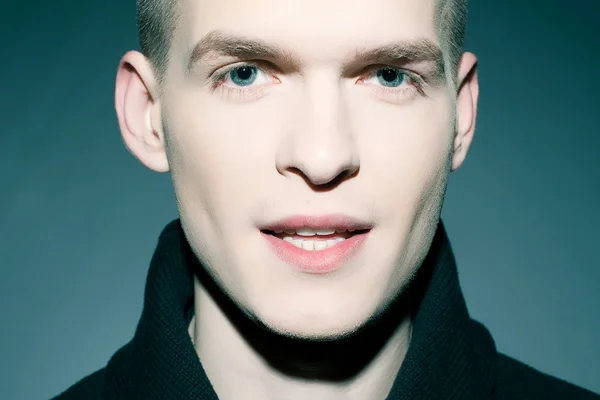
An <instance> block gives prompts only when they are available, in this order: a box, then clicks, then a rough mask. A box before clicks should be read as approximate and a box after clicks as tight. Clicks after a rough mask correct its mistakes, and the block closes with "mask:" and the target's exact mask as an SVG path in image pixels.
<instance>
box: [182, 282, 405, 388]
mask: <svg viewBox="0 0 600 400" xmlns="http://www.w3.org/2000/svg"><path fill="white" fill-rule="evenodd" d="M194 290H195V299H194V306H195V317H194V318H193V319H192V322H191V324H190V327H189V332H190V336H191V338H192V342H193V343H194V347H195V349H196V352H197V353H198V355H199V357H200V360H201V362H202V366H203V367H204V369H205V372H206V374H207V376H208V378H209V380H210V381H211V384H212V385H213V387H214V390H215V392H216V393H217V395H218V396H219V398H220V399H224V400H229V399H240V398H245V399H261V400H275V399H289V400H292V399H307V398H310V399H315V400H318V399H347V400H354V399H361V400H364V399H374V400H376V399H381V400H383V399H385V398H386V397H387V394H388V393H389V391H390V389H391V387H392V385H393V383H394V379H395V378H396V375H397V374H398V371H399V369H400V366H401V364H402V361H403V360H404V357H405V355H406V352H407V350H408V345H409V343H410V338H411V332H412V324H411V309H412V307H411V303H412V301H410V297H409V296H407V295H405V296H400V297H399V298H398V300H397V301H396V302H395V303H394V304H393V305H392V306H391V307H390V309H388V311H387V312H385V313H382V315H381V316H379V317H377V318H375V319H373V320H372V321H370V322H369V323H368V324H367V325H366V326H365V327H363V328H362V329H361V330H359V331H358V332H356V333H355V334H353V335H351V336H349V337H345V338H343V339H340V340H330V341H306V340H299V339H295V338H289V337H284V336H281V335H278V334H276V333H273V332H271V331H268V330H267V329H264V328H263V327H261V326H260V325H259V324H257V323H256V322H254V321H252V320H251V319H249V318H248V317H247V316H246V315H245V314H244V313H243V312H242V311H241V310H240V309H239V308H238V307H237V306H235V304H234V303H233V302H232V301H231V300H230V299H229V298H228V297H227V296H226V295H225V294H223V292H222V291H220V290H219V288H217V286H216V285H215V283H214V282H213V281H212V280H211V279H210V278H208V276H207V275H206V274H205V273H202V272H200V273H199V274H196V278H195V289H194ZM231 382H236V384H235V385H232V384H231Z"/></svg>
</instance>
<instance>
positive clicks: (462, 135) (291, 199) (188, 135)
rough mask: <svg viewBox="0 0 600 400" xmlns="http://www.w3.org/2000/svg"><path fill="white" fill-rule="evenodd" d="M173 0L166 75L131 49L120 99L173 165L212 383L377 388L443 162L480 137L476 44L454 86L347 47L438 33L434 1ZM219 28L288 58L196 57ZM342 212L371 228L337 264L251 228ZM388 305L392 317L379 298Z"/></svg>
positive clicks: (150, 155) (381, 388)
mask: <svg viewBox="0 0 600 400" xmlns="http://www.w3.org/2000/svg"><path fill="white" fill-rule="evenodd" d="M181 7H182V10H183V13H182V15H183V17H182V19H181V20H180V21H179V22H178V25H177V29H176V31H175V34H174V37H173V41H172V45H171V49H170V63H169V66H168V70H167V72H166V75H165V77H164V80H163V81H162V83H161V84H159V81H158V79H157V76H156V75H155V73H154V72H153V70H152V68H151V64H150V62H149V60H147V59H146V58H145V57H144V56H143V55H142V54H140V53H138V52H135V51H131V52H128V53H127V54H125V55H124V57H123V58H122V60H121V63H120V65H119V69H118V74H117V82H116V110H117V115H118V118H119V124H120V128H121V132H122V136H123V139H124V142H125V144H126V146H127V147H128V148H129V150H130V151H131V153H132V154H134V155H135V156H136V157H137V158H138V159H139V160H140V161H141V162H142V163H143V164H144V165H146V166H147V167H148V168H150V169H152V170H154V171H158V172H167V171H170V173H171V176H172V180H173V185H174V190H175V194H176V198H177V202H178V208H179V213H180V218H181V222H182V226H183V228H184V232H185V235H186V237H187V239H188V241H189V242H190V245H191V247H192V250H193V251H194V253H195V254H196V256H197V257H198V259H199V260H201V262H202V264H203V265H204V267H205V270H203V271H201V272H200V273H199V274H198V275H199V277H198V278H197V279H196V292H195V311H196V317H195V318H194V320H193V321H192V324H191V325H190V336H191V339H192V341H193V342H194V345H195V347H196V349H197V351H198V355H199V357H200V359H201V361H202V364H203V367H204V369H205V370H206V373H207V375H208V377H209V379H210V380H211V382H212V384H213V386H214V388H215V391H216V392H217V394H218V396H219V398H222V399H239V398H248V399H306V398H310V399H338V398H339V399H365V398H369V399H384V398H385V397H386V395H387V393H388V392H389V390H390V388H391V385H392V383H393V380H394V378H395V376H396V374H397V372H398V370H399V368H400V366H401V363H402V360H403V358H404V355H405V353H406V350H407V348H408V346H409V343H410V337H411V332H412V330H411V314H410V307H409V305H410V300H403V301H399V299H403V298H402V297H399V296H400V295H401V294H403V293H405V291H406V288H407V286H408V283H410V281H411V278H412V277H413V276H414V275H415V273H416V271H417V270H418V268H419V266H420V265H421V263H422V261H423V259H424V257H425V255H426V254H427V252H428V250H429V247H430V245H431V241H432V239H433V235H434V233H435V230H436V226H437V224H438V221H439V217H440V210H441V206H442V202H443V198H444V193H445V190H446V184H447V180H448V175H449V173H450V172H451V171H454V170H456V169H458V168H459V167H460V166H461V165H462V163H463V161H464V159H465V156H466V154H467V151H468V149H469V146H470V144H471V141H472V138H473V133H474V128H475V115H476V110H477V99H478V94H479V87H478V81H477V71H476V65H477V60H476V57H475V56H474V55H473V54H471V53H464V54H463V56H462V59H461V62H460V66H459V70H458V76H457V77H455V78H456V84H455V83H453V82H452V79H446V80H441V81H436V80H435V79H433V78H430V77H429V78H428V76H429V75H431V70H433V69H434V68H433V66H432V64H431V63H428V62H408V61H406V60H390V63H389V64H386V65H375V66H373V65H361V64H360V63H357V62H356V60H354V61H352V60H353V58H354V57H355V56H356V53H357V48H359V49H371V48H375V47H380V46H385V45H388V44H390V43H397V42H398V41H403V42H412V41H415V40H420V39H426V40H429V41H430V42H431V43H433V44H435V45H438V46H439V45H440V38H439V37H437V34H436V29H435V26H434V15H433V10H434V0H350V1H347V2H344V6H343V7H340V6H339V2H337V1H332V0H319V1H318V2H317V1H314V0H303V1H302V2H293V3H291V2H281V1H276V0H256V1H252V2H248V1H242V0H221V1H218V2H217V1H194V2H192V1H182V2H181ZM315 10H319V12H318V13H315ZM215 31H218V32H220V34H221V35H222V36H223V35H224V36H226V37H244V38H251V39H253V40H257V41H261V42H266V43H268V44H270V45H274V46H278V47H279V48H282V49H283V50H284V51H285V53H286V54H288V55H289V56H290V57H289V58H288V59H285V60H280V59H264V60H244V59H236V58H231V57H224V56H220V55H218V54H214V53H211V55H210V57H208V58H203V59H201V60H199V61H198V62H196V63H194V64H193V65H192V67H191V68H190V65H189V58H190V54H191V53H192V52H193V51H192V50H193V49H194V46H195V45H196V43H197V42H198V41H200V40H202V39H203V38H206V35H207V34H209V33H211V32H215ZM248 61H260V62H262V63H263V64H260V65H258V66H259V67H260V68H261V69H257V71H258V72H257V79H256V80H255V81H254V83H252V84H251V85H249V86H244V87H243V88H241V87H240V86H239V85H236V83H235V82H234V81H233V80H232V79H231V75H226V77H225V79H224V80H221V81H219V82H217V83H215V82H214V81H213V80H212V78H213V77H215V76H218V75H219V74H220V73H222V72H225V71H226V70H227V68H232V67H240V66H243V65H244V62H248ZM263 67H264V68H263ZM384 67H387V68H400V69H396V70H394V71H396V73H406V74H410V75H406V77H408V76H415V77H417V78H418V77H419V76H421V77H424V78H423V79H424V80H425V82H422V83H423V84H422V85H421V89H420V90H417V88H418V85H417V84H416V83H415V82H413V80H411V79H408V78H406V79H405V80H404V81H403V82H402V84H401V85H399V86H397V87H393V88H390V87H386V86H384V85H382V83H381V81H380V80H379V78H378V76H377V73H376V72H377V68H379V69H380V70H381V68H384ZM337 213H344V214H347V215H350V216H353V217H356V218H360V219H362V220H364V221H367V222H370V223H372V224H373V229H372V230H371V232H370V233H369V237H368V239H367V241H366V243H365V245H364V247H363V248H362V249H361V250H360V252H359V253H358V254H357V255H356V257H354V258H353V259H351V260H350V261H349V262H348V263H347V264H346V265H344V266H343V268H342V269H341V270H340V271H339V272H338V273H335V274H330V275H311V274H305V273H301V272H299V271H298V270H296V269H294V268H293V267H290V266H289V265H287V264H285V263H284V262H283V261H281V260H280V259H279V258H277V257H276V256H275V255H274V254H273V253H272V252H271V250H270V249H269V247H268V245H267V243H266V241H265V240H264V238H263V237H262V236H261V234H260V231H259V229H258V226H260V225H261V224H264V223H266V222H270V221H274V220H277V219H280V218H282V217H287V216H290V215H297V214H304V215H324V214H337ZM390 307H392V308H394V307H397V308H398V312H395V313H391V314H393V315H394V317H387V316H385V315H383V314H382V311H383V310H386V309H389V308H390ZM340 338H345V339H346V340H343V341H342V340H339V339H340ZM315 339H318V340H320V341H321V343H315V342H314V340H315ZM359 350H360V351H359ZM231 382H236V384H235V385H231ZM234 386H235V387H234Z"/></svg>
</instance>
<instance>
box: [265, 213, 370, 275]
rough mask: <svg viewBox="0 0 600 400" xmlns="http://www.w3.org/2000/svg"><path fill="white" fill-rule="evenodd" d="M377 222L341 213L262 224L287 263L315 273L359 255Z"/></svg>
mask: <svg viewBox="0 0 600 400" xmlns="http://www.w3.org/2000/svg"><path fill="white" fill-rule="evenodd" d="M372 228H373V226H372V225H369V224H366V223H364V222H361V221H358V220H355V219H351V218H348V217H344V216H341V215H334V216H324V217H302V216H298V217H291V218H287V219H285V220H281V221H278V222H275V223H272V224H270V225H266V226H262V227H260V232H261V234H262V236H263V237H264V238H265V239H266V240H267V242H268V244H269V245H270V248H271V250H272V251H273V252H274V253H275V255H276V256H277V257H278V258H279V259H280V260H282V261H284V262H285V263H286V264H288V265H290V266H292V267H294V268H295V269H297V270H300V271H301V272H305V273H311V274H325V273H331V272H334V271H337V270H339V269H340V268H342V267H343V266H344V265H346V264H348V262H349V261H350V260H351V259H352V258H353V257H355V256H356V255H357V254H358V252H359V251H360V249H361V248H362V247H363V245H364V243H365V242H366V240H367V238H368V237H369V234H370V233H371V231H372Z"/></svg>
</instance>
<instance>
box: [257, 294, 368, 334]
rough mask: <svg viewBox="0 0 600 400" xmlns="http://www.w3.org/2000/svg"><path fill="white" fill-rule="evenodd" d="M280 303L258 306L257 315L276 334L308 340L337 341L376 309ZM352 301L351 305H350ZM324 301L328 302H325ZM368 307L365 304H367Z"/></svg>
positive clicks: (360, 325)
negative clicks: (302, 305) (300, 305)
mask: <svg viewBox="0 0 600 400" xmlns="http://www.w3.org/2000/svg"><path fill="white" fill-rule="evenodd" d="M282 303H283V302H279V304H278V307H274V308H270V309H269V308H263V307H259V310H257V309H255V312H254V318H255V319H256V320H257V321H258V322H259V324H261V325H263V326H264V327H265V328H266V329H268V330H269V331H271V332H274V333H276V334H279V335H282V336H286V337H291V338H297V339H304V340H336V339H341V338H344V337H347V336H349V335H351V334H352V333H354V332H356V331H357V330H359V329H360V328H361V327H362V326H364V325H365V324H366V323H367V321H369V320H370V318H371V317H372V315H373V314H374V310H369V309H365V308H363V309H360V308H357V307H348V306H346V307H333V306H332V307H329V308H328V307H324V306H323V305H321V306H317V305H314V304H313V305H312V306H306V307H303V308H301V309H299V308H298V306H297V305H289V304H288V307H286V304H282ZM349 303H351V302H348V303H347V305H350V304H349ZM322 304H327V303H325V302H323V303H322ZM363 307H364V305H363Z"/></svg>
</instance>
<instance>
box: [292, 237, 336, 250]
mask: <svg viewBox="0 0 600 400" xmlns="http://www.w3.org/2000/svg"><path fill="white" fill-rule="evenodd" d="M283 240H285V241H286V242H288V243H291V244H293V245H294V246H296V247H298V248H300V249H304V250H307V251H318V250H325V249H328V248H330V247H333V246H335V245H336V244H338V243H341V242H343V241H344V240H346V239H344V238H336V239H331V240H307V239H294V238H291V237H289V236H286V237H284V238H283Z"/></svg>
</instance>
